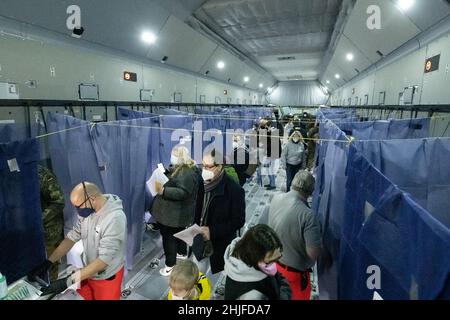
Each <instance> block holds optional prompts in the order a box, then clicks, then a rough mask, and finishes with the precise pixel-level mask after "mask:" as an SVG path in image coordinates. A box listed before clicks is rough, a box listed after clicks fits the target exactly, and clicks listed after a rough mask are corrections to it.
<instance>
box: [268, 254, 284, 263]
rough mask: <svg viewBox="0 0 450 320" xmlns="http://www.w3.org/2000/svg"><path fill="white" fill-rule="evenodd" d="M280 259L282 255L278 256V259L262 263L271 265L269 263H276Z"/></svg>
mask: <svg viewBox="0 0 450 320" xmlns="http://www.w3.org/2000/svg"><path fill="white" fill-rule="evenodd" d="M282 257H283V254H280V256H279V257H278V258H276V259H272V260H270V261H269V262H266V261H264V263H266V264H271V263H274V262H278V260H280V259H281V258H282Z"/></svg>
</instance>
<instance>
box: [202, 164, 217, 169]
mask: <svg viewBox="0 0 450 320" xmlns="http://www.w3.org/2000/svg"><path fill="white" fill-rule="evenodd" d="M215 167H217V165H216V164H212V165H204V164H203V165H202V168H203V169H214V168H215Z"/></svg>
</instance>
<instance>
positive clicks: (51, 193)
mask: <svg viewBox="0 0 450 320" xmlns="http://www.w3.org/2000/svg"><path fill="white" fill-rule="evenodd" d="M38 173H39V183H40V191H41V207H42V219H43V225H44V239H45V248H46V251H47V253H48V254H50V253H51V252H53V251H54V250H55V249H56V248H57V247H58V245H59V244H60V243H61V241H63V240H64V215H63V209H64V195H63V193H62V191H61V188H60V186H59V185H58V182H57V181H56V177H55V176H54V174H53V173H52V172H51V171H50V170H49V169H47V168H46V167H43V166H40V165H39V166H38ZM58 267H59V263H54V264H53V265H52V267H51V268H50V271H49V272H50V280H51V281H54V280H56V279H57V278H58Z"/></svg>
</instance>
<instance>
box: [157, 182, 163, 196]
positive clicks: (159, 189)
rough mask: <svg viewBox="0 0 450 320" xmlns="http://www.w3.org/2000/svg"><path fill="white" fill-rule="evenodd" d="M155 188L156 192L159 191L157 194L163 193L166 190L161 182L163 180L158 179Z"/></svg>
mask: <svg viewBox="0 0 450 320" xmlns="http://www.w3.org/2000/svg"><path fill="white" fill-rule="evenodd" d="M155 190H156V193H157V194H159V195H162V194H163V192H164V187H163V185H162V184H161V182H159V181H156V182H155Z"/></svg>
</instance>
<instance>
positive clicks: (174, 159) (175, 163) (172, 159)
mask: <svg viewBox="0 0 450 320" xmlns="http://www.w3.org/2000/svg"><path fill="white" fill-rule="evenodd" d="M179 162H180V158H178V157H176V156H174V155H173V154H172V155H171V156H170V163H171V164H172V165H174V166H176V165H177V164H178V163H179Z"/></svg>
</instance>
